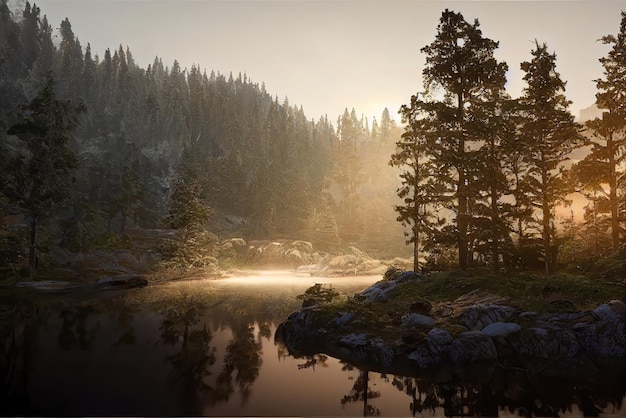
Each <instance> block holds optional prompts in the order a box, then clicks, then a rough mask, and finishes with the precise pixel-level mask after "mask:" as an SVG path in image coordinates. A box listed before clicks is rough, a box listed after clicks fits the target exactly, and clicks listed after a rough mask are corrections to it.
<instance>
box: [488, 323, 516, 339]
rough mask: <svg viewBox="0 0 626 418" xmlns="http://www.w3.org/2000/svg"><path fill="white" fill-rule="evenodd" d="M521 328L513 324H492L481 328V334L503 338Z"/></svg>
mask: <svg viewBox="0 0 626 418" xmlns="http://www.w3.org/2000/svg"><path fill="white" fill-rule="evenodd" d="M520 329H522V327H521V326H520V325H519V324H516V323H515V322H494V323H493V324H489V325H487V326H486V327H485V328H483V330H482V331H483V332H484V333H485V334H487V335H489V336H490V337H505V336H507V335H509V334H512V333H514V332H517V331H519V330H520Z"/></svg>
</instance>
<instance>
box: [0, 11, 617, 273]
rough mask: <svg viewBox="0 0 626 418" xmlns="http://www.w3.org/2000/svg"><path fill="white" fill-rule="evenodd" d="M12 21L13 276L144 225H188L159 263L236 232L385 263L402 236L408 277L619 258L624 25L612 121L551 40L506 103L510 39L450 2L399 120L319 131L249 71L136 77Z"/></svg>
mask: <svg viewBox="0 0 626 418" xmlns="http://www.w3.org/2000/svg"><path fill="white" fill-rule="evenodd" d="M0 21H1V26H0V74H2V77H1V78H0V147H1V149H0V170H1V171H0V172H1V173H2V177H3V178H2V182H1V187H2V188H1V190H0V215H1V217H0V220H1V223H0V257H1V259H0V267H1V268H2V274H4V275H15V274H20V271H21V272H22V274H23V273H24V272H25V271H26V267H27V266H30V271H31V274H32V272H33V271H35V268H36V267H37V265H38V264H39V263H42V264H45V263H46V262H47V263H53V262H55V260H56V262H57V263H59V262H61V263H62V260H61V261H59V259H62V258H63V257H61V256H58V254H60V251H61V250H62V251H64V254H70V253H71V254H76V253H85V252H89V251H93V250H96V249H102V248H108V249H115V248H124V247H128V246H131V245H132V244H131V242H132V239H133V234H137V233H138V232H137V231H141V230H143V231H146V230H159V231H164V230H169V231H175V232H176V231H177V232H176V234H178V235H176V236H177V237H178V238H177V240H175V244H171V243H170V244H167V245H165V244H164V245H163V246H162V247H161V255H162V256H163V257H164V258H166V259H167V258H171V259H177V258H178V259H185V258H186V257H187V258H188V256H187V255H188V254H198V253H199V252H201V253H202V254H203V256H206V257H208V258H207V260H209V261H210V260H216V257H217V258H219V256H220V251H219V248H220V245H219V243H220V242H223V241H224V240H226V239H229V238H235V237H242V238H244V239H245V240H247V241H248V242H250V241H255V240H281V239H286V240H303V241H306V242H308V243H311V245H312V246H313V247H314V248H316V249H318V250H320V251H327V252H338V253H340V252H341V251H343V250H345V249H346V248H360V249H361V250H364V251H365V252H367V253H369V254H372V255H373V256H376V257H381V258H383V257H386V258H392V257H394V255H400V254H404V253H406V252H407V247H406V246H405V242H406V243H412V244H413V248H414V258H415V265H414V268H415V269H418V268H422V267H423V265H424V263H426V264H427V267H428V268H434V269H445V268H452V267H456V266H458V267H461V268H467V267H471V266H482V265H490V266H492V267H493V268H494V270H495V271H499V270H501V269H503V268H505V269H507V270H515V269H518V270H519V269H529V268H531V269H541V270H544V271H545V272H546V274H551V273H552V272H554V271H555V270H556V269H557V267H558V266H559V265H566V264H567V263H580V261H581V260H583V259H594V258H598V257H600V256H604V255H608V254H611V253H614V252H617V251H618V250H619V249H621V247H622V244H623V242H622V239H623V234H622V232H623V231H622V228H621V221H622V218H623V210H624V204H623V202H624V193H623V192H624V184H623V177H624V174H625V173H626V167H624V164H623V159H624V156H625V155H626V154H625V151H626V148H625V147H624V141H626V134H625V133H626V85H625V84H624V80H626V14H624V13H622V21H621V26H620V28H619V34H618V35H616V36H613V35H607V36H605V37H603V38H602V41H603V42H604V43H605V44H607V45H609V46H611V47H612V49H611V50H610V52H609V54H608V55H607V56H606V57H603V58H600V62H601V63H602V65H603V68H604V74H603V78H601V79H598V80H595V82H596V85H597V89H598V93H597V95H596V97H597V101H596V106H597V107H598V109H600V110H601V111H602V116H601V117H600V118H596V119H594V120H592V121H589V122H587V123H586V124H585V125H580V124H578V123H577V122H575V119H574V116H573V115H572V114H571V113H570V111H569V109H568V106H569V104H570V102H569V101H568V100H567V98H566V94H565V87H566V81H565V80H562V79H561V77H560V75H559V73H558V71H557V65H556V63H557V60H556V53H554V52H551V51H550V50H549V48H548V46H547V45H546V44H545V43H540V42H538V41H536V43H535V47H534V49H533V50H532V51H530V53H529V57H528V60H527V61H525V62H523V63H521V64H520V65H521V69H522V70H523V71H524V73H525V75H524V81H525V83H526V87H525V88H524V90H523V92H522V95H521V97H519V98H512V97H510V96H509V95H508V94H507V92H506V89H505V85H506V81H507V79H506V74H507V70H508V64H507V63H505V62H499V61H497V60H496V58H495V57H494V52H495V51H496V50H497V48H498V46H499V45H498V42H497V41H494V40H492V39H489V38H487V37H484V36H483V34H482V31H481V30H480V25H479V23H478V20H476V21H474V22H471V23H470V22H467V21H466V20H465V19H464V18H463V16H462V15H461V14H460V13H455V12H451V11H448V10H446V11H444V12H443V13H442V16H441V19H440V21H439V25H438V27H437V35H436V38H435V40H434V41H433V42H432V43H431V44H430V45H427V46H425V47H423V48H422V49H421V52H422V53H423V54H424V55H425V58H426V65H425V68H424V70H423V78H424V80H423V81H424V83H423V85H424V91H422V92H419V93H417V94H415V95H414V96H412V98H411V102H410V103H409V104H406V105H404V106H402V108H401V109H400V110H399V111H400V114H401V115H402V118H403V123H404V124H405V126H404V127H399V126H397V125H396V123H395V122H394V121H393V119H392V118H391V117H390V113H389V110H388V109H384V110H382V112H381V116H380V118H379V119H373V120H372V121H371V123H370V121H368V120H367V119H366V118H365V117H363V116H359V115H358V113H357V112H356V111H355V110H354V109H352V110H351V111H350V110H348V109H347V108H346V110H345V112H344V113H343V114H342V115H339V116H338V118H336V120H335V119H334V118H333V119H329V118H328V117H324V118H321V119H319V120H317V121H316V120H312V119H308V118H307V117H306V115H305V114H304V111H303V109H302V107H297V106H293V105H291V104H290V103H289V100H288V99H287V98H285V99H284V100H279V99H278V98H277V97H273V96H272V95H271V93H270V92H267V91H266V89H265V87H264V85H263V84H260V85H259V84H258V83H256V82H253V81H252V80H250V79H249V78H248V76H247V75H246V74H238V75H237V76H236V77H235V76H233V75H232V74H230V75H228V76H226V75H223V74H219V73H217V74H216V73H215V72H209V73H207V71H206V70H205V69H201V68H199V67H197V66H192V67H191V68H190V69H187V68H181V66H180V64H179V63H178V62H177V61H174V62H173V63H171V64H164V63H163V62H162V60H161V59H160V58H158V57H156V58H155V59H154V62H153V63H152V64H150V65H148V66H147V68H141V67H140V66H138V65H137V64H136V63H135V61H134V59H133V56H132V53H131V51H130V49H129V48H128V47H126V48H124V47H123V46H121V45H120V46H119V47H118V48H117V49H114V50H112V51H111V50H109V49H107V50H106V51H104V53H103V55H102V57H100V56H99V55H98V54H97V53H94V52H93V51H91V48H90V45H89V44H87V45H86V46H83V45H81V43H80V42H79V40H78V37H77V36H76V35H75V34H74V33H73V31H72V27H71V24H70V22H69V21H68V20H67V19H66V20H64V21H63V22H61V24H60V28H59V36H58V41H57V42H55V41H54V40H53V39H54V37H53V32H54V31H53V29H52V26H51V25H50V23H49V22H48V21H47V18H46V17H45V15H42V13H41V11H40V10H39V8H37V6H36V5H32V6H31V5H30V4H29V3H26V5H25V8H24V10H23V12H22V14H21V15H19V16H18V15H16V14H14V13H12V12H11V11H10V10H9V8H8V6H7V0H0ZM416 81H417V80H416ZM416 84H418V83H417V82H416ZM407 93H408V94H410V93H411V92H407ZM580 149H583V150H584V151H585V152H584V154H585V155H586V157H585V158H584V159H583V160H581V161H580V162H577V163H575V164H572V162H571V155H572V152H576V151H577V150H580ZM572 193H582V194H583V195H584V196H585V197H586V198H587V199H588V201H589V204H588V205H587V206H586V208H585V215H584V221H583V222H582V223H579V224H577V223H575V222H574V220H573V217H572V218H566V219H558V218H557V217H556V215H555V209H556V208H557V206H563V205H567V204H568V198H569V196H571V194H572ZM398 221H399V222H398ZM405 228H406V231H405ZM54 254H57V256H56V258H55V256H54ZM185 254H187V255H185ZM206 257H205V258H206ZM183 261H185V263H186V264H190V263H191V264H193V262H190V260H189V259H186V260H183Z"/></svg>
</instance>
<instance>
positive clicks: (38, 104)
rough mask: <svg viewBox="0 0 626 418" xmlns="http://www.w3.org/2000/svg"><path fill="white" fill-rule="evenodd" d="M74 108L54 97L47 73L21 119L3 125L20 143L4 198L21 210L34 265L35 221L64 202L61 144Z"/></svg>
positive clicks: (68, 161) (71, 164) (66, 169)
mask: <svg viewBox="0 0 626 418" xmlns="http://www.w3.org/2000/svg"><path fill="white" fill-rule="evenodd" d="M75 123H76V111H75V110H74V109H72V108H71V107H70V104H69V102H64V101H60V100H58V99H57V98H56V95H55V92H54V81H53V79H52V76H51V75H48V77H47V79H46V83H45V85H44V87H43V88H42V89H41V91H40V92H39V93H38V94H37V96H36V97H35V98H34V99H33V100H32V101H31V102H30V103H29V104H28V106H26V107H25V109H24V112H23V116H22V120H21V121H20V122H18V123H17V124H15V125H13V126H12V127H11V128H9V131H8V133H9V135H16V136H17V137H18V138H19V140H20V141H21V142H22V144H23V152H20V153H19V154H17V155H15V156H13V158H12V159H11V160H10V162H9V173H10V174H9V177H10V178H9V181H8V187H7V196H8V197H9V199H11V201H12V202H13V204H14V205H16V206H17V207H19V208H20V209H22V210H23V212H24V214H25V215H26V217H27V220H28V226H29V229H30V234H29V236H30V243H29V267H30V276H31V277H34V276H35V273H36V267H37V243H38V241H37V232H38V230H39V227H40V222H41V221H42V220H43V219H44V218H45V217H47V216H49V215H51V214H52V213H53V211H54V210H56V209H58V208H60V207H63V206H65V205H67V204H68V201H69V198H70V190H71V185H72V182H73V179H72V170H73V169H74V168H75V167H76V158H75V156H74V154H73V153H72V151H70V149H69V148H68V146H67V143H68V140H69V130H70V129H71V128H72V127H73V126H75Z"/></svg>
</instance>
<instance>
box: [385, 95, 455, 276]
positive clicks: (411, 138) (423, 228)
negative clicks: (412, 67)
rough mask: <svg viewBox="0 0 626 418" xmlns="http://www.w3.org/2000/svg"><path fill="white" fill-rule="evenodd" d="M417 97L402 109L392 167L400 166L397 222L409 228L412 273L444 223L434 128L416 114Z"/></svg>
mask: <svg viewBox="0 0 626 418" xmlns="http://www.w3.org/2000/svg"><path fill="white" fill-rule="evenodd" d="M418 102H419V99H418V96H413V97H412V98H411V106H407V105H403V106H402V108H401V109H400V111H401V113H402V120H403V122H404V123H406V128H405V132H404V133H403V134H402V138H401V139H400V141H398V142H397V143H396V151H395V153H394V154H393V155H392V156H391V160H390V161H389V164H390V165H391V166H394V167H399V168H400V169H401V170H402V171H401V173H400V179H401V183H402V185H401V187H399V188H398V190H397V193H398V196H399V197H400V198H401V199H402V202H403V205H396V206H395V209H396V211H397V212H398V218H397V220H398V221H399V222H400V223H402V225H404V226H408V227H410V233H405V236H406V237H407V240H406V243H407V244H413V271H419V268H420V264H419V263H420V261H419V260H420V249H421V248H422V247H424V242H427V241H428V240H429V239H430V238H432V237H433V235H434V229H435V227H436V226H438V224H440V223H441V222H440V221H439V220H438V219H437V216H436V209H437V208H438V207H439V206H441V202H440V200H439V199H440V197H441V194H442V190H441V188H442V187H445V186H444V185H442V184H441V183H438V179H439V176H438V175H437V161H434V160H433V158H432V155H430V153H429V143H428V140H427V138H428V133H430V132H431V131H432V125H431V123H430V121H429V120H428V119H427V118H420V114H419V113H416V112H414V110H415V109H418V108H419V107H420V105H419V104H418Z"/></svg>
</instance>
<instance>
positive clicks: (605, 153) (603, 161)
mask: <svg viewBox="0 0 626 418" xmlns="http://www.w3.org/2000/svg"><path fill="white" fill-rule="evenodd" d="M601 41H602V43H604V44H605V45H612V48H611V50H610V51H609V53H608V54H607V56H605V57H602V58H600V60H599V61H600V63H602V67H604V78H599V79H596V80H594V81H595V83H596V88H597V89H598V92H597V93H596V106H597V107H598V108H599V109H602V110H603V112H602V117H601V118H595V119H593V120H590V121H588V122H587V123H586V126H587V128H588V129H589V131H590V133H591V135H592V137H591V142H592V149H591V153H590V154H589V155H588V156H587V157H586V158H585V161H584V162H583V163H581V164H583V165H581V166H580V170H581V173H580V174H581V176H580V177H579V179H580V180H581V181H582V183H583V184H584V185H587V186H588V187H591V188H592V189H593V191H594V192H595V193H597V194H599V195H602V196H603V197H604V198H605V199H607V202H608V209H609V211H608V213H609V217H610V218H609V219H610V226H611V242H612V244H613V251H617V250H618V249H619V245H620V218H621V214H620V211H619V206H620V202H622V201H623V196H621V195H620V194H619V193H618V192H619V191H620V190H621V189H623V187H621V185H620V183H621V180H622V177H623V176H624V174H626V173H625V172H624V168H623V164H622V162H623V160H624V157H626V153H625V152H624V150H625V149H626V107H625V106H624V97H626V81H625V80H626V13H624V12H622V20H621V23H620V31H619V33H618V34H617V36H614V35H606V36H603V37H602V38H601ZM583 167H584V168H583ZM582 170H584V172H582ZM603 184H606V185H608V190H606V191H605V189H604V187H602V185H603Z"/></svg>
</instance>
